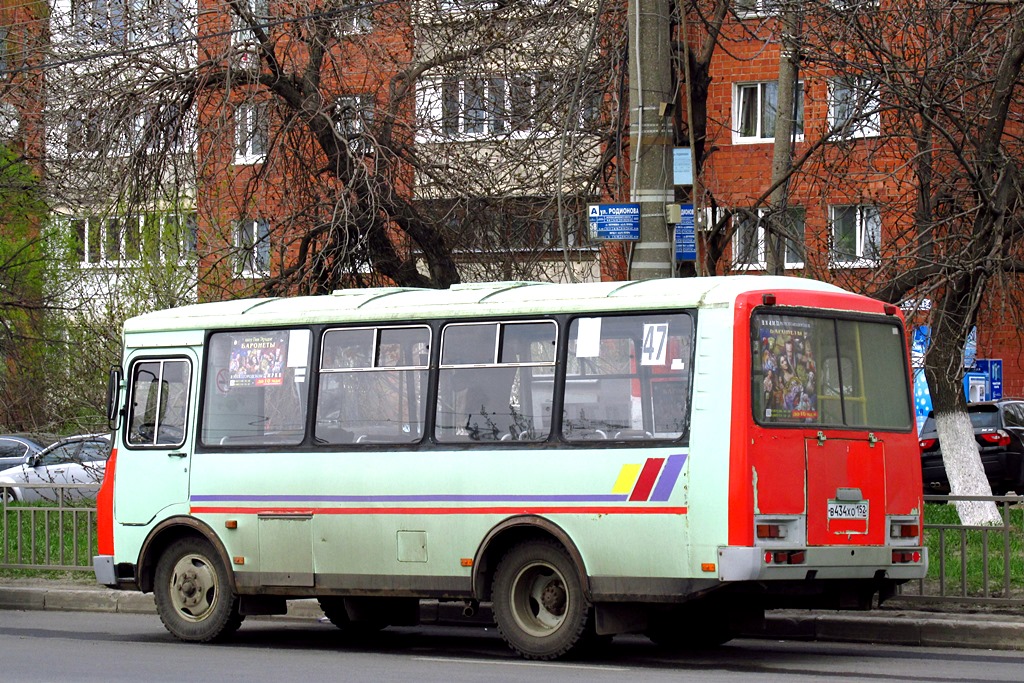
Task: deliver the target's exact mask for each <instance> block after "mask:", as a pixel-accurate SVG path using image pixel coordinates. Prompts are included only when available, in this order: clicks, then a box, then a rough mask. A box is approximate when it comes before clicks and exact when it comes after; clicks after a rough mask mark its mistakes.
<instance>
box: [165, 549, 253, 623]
mask: <svg viewBox="0 0 1024 683" xmlns="http://www.w3.org/2000/svg"><path fill="white" fill-rule="evenodd" d="M153 592H154V595H155V598H156V608H157V612H158V613H159V615H160V621H162V622H163V623H164V626H165V627H166V628H167V630H168V631H170V632H171V634H172V635H174V637H176V638H178V639H180V640H185V641H189V642H199V643H207V642H212V641H217V640H223V639H224V638H227V637H228V636H230V635H231V634H232V633H234V632H235V631H237V630H238V627H239V626H241V625H242V620H243V619H244V617H243V616H242V615H241V614H240V613H239V611H238V596H237V595H236V594H235V593H234V592H233V591H232V590H231V584H230V581H229V578H228V574H227V569H226V568H225V567H224V566H223V563H221V562H220V560H219V559H218V558H217V553H216V552H215V551H214V549H213V546H212V545H210V543H209V542H208V541H206V540H204V539H199V538H182V539H179V540H177V541H175V542H174V543H172V544H171V545H170V546H169V547H168V548H167V550H166V551H164V553H163V555H161V556H160V560H159V561H158V562H157V565H156V579H155V582H154V588H153Z"/></svg>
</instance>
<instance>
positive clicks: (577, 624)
mask: <svg viewBox="0 0 1024 683" xmlns="http://www.w3.org/2000/svg"><path fill="white" fill-rule="evenodd" d="M491 598H492V602H493V610H494V619H495V621H496V622H497V625H498V631H499V632H500V633H501V636H502V637H503V638H504V639H505V642H507V643H508V644H509V647H511V648H512V649H513V650H515V651H516V652H518V653H519V654H520V655H522V656H523V657H526V658H527V659H555V658H556V657H561V656H562V655H565V654H567V653H569V652H570V651H571V650H572V649H573V648H575V647H576V646H577V645H579V644H581V642H582V641H583V640H584V639H583V636H584V634H585V633H586V631H587V628H588V626H589V622H590V620H591V614H592V611H593V610H592V609H591V606H590V602H589V601H588V600H587V598H586V596H584V594H583V587H582V585H581V583H580V579H579V575H578V574H577V571H576V567H575V565H574V564H573V562H572V560H570V558H569V556H568V554H567V553H566V552H565V550H564V549H563V548H562V547H561V546H559V545H556V544H555V543H551V542H546V541H531V542H527V543H522V544H520V545H517V546H515V547H513V548H512V549H511V550H510V551H509V552H508V554H506V555H505V556H504V557H503V558H502V559H501V562H500V563H499V564H498V568H497V571H496V572H495V574H494V584H493V590H492V595H491Z"/></svg>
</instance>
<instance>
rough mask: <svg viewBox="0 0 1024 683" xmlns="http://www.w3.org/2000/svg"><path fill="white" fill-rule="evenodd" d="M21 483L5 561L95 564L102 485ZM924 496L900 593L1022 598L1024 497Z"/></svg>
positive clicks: (912, 598)
mask: <svg viewBox="0 0 1024 683" xmlns="http://www.w3.org/2000/svg"><path fill="white" fill-rule="evenodd" d="M19 486H20V488H22V489H26V490H28V489H36V490H37V492H38V493H39V494H40V496H41V497H42V498H43V500H40V501H36V502H10V501H8V500H7V497H6V496H4V495H3V493H4V490H3V488H2V487H0V500H2V501H3V502H2V503H0V506H2V507H0V511H2V513H3V515H2V538H0V541H2V545H0V569H25V570H62V571H82V572H87V571H92V556H93V555H94V554H96V506H95V502H94V498H95V495H96V491H97V489H98V488H99V485H98V484H82V485H70V484H65V485H59V484H33V485H28V484H24V485H19ZM22 497H23V498H28V497H30V496H29V495H24V496H22ZM956 500H991V501H993V502H994V503H995V504H996V506H997V508H998V510H999V514H1000V518H1001V520H1002V523H1001V524H999V525H997V526H965V525H963V524H961V523H960V521H959V518H958V516H957V512H956V509H955V506H954V505H953V504H952V502H953V501H956ZM925 501H926V505H925V525H924V526H925V539H924V542H925V545H927V546H928V549H929V560H930V566H929V571H928V576H927V577H926V578H924V579H921V580H917V581H912V582H908V583H906V584H904V585H903V586H901V591H900V594H899V596H898V597H899V600H901V601H909V602H910V603H916V604H925V603H932V604H939V603H953V602H955V603H966V604H972V603H973V604H978V605H981V604H988V605H1005V606H1015V607H1019V606H1022V605H1024V498H1022V497H1016V496H996V497H980V496H925Z"/></svg>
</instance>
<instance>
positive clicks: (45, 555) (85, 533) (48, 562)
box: [0, 500, 96, 578]
mask: <svg viewBox="0 0 1024 683" xmlns="http://www.w3.org/2000/svg"><path fill="white" fill-rule="evenodd" d="M94 508H95V503H94V502H93V501H90V500H82V501H74V502H72V503H66V504H65V505H64V506H62V507H57V506H56V505H55V504H54V503H49V502H33V503H9V504H8V505H7V509H6V514H5V515H4V518H3V525H2V530H0V564H2V565H6V567H5V568H4V569H3V570H2V571H3V574H2V575H3V576H6V577H14V578H18V577H22V576H26V577H27V576H32V577H37V578H61V577H62V576H66V575H67V568H69V567H91V565H92V556H93V555H95V554H96V513H95V511H94ZM12 565H13V566H12ZM20 565H24V566H25V568H24V569H22V568H20ZM46 567H53V568H54V569H53V570H49V569H45V568H46Z"/></svg>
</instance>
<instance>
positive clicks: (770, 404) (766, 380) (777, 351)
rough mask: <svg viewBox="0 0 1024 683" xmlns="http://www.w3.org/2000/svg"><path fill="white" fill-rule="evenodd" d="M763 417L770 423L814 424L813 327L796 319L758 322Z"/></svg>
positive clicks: (771, 319)
mask: <svg viewBox="0 0 1024 683" xmlns="http://www.w3.org/2000/svg"><path fill="white" fill-rule="evenodd" d="M758 338H759V339H760V365H761V377H762V386H761V390H762V391H763V396H762V400H761V405H762V406H763V407H764V417H765V419H767V420H769V421H771V422H793V423H798V422H816V421H817V420H818V396H817V392H816V389H815V382H816V375H817V367H816V365H815V360H814V351H813V348H814V339H813V327H812V323H811V321H810V320H806V319H799V318H762V319H760V321H759V328H758Z"/></svg>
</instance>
